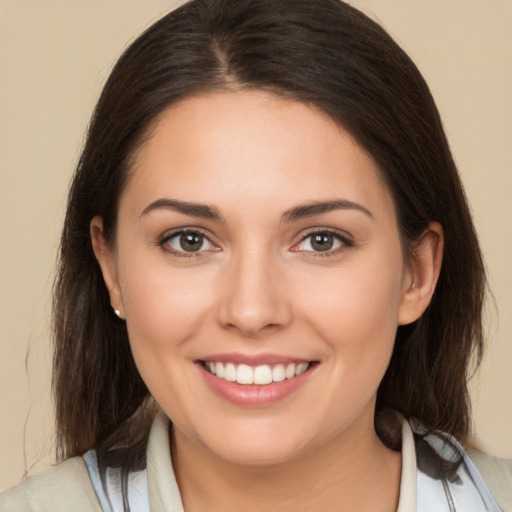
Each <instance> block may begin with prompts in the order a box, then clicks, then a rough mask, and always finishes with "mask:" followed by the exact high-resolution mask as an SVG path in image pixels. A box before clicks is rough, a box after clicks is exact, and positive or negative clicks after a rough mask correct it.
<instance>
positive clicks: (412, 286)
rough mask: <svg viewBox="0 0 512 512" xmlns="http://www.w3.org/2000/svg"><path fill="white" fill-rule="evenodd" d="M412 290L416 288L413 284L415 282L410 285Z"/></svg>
mask: <svg viewBox="0 0 512 512" xmlns="http://www.w3.org/2000/svg"><path fill="white" fill-rule="evenodd" d="M413 288H416V283H415V282H413V283H412V284H411V290H412V289H413Z"/></svg>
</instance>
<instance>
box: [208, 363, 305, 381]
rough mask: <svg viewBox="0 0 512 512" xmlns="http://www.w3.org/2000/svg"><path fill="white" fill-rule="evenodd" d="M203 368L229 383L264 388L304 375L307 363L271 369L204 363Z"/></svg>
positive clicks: (244, 365) (265, 365) (245, 365)
mask: <svg viewBox="0 0 512 512" xmlns="http://www.w3.org/2000/svg"><path fill="white" fill-rule="evenodd" d="M204 366H205V368H206V369H207V370H208V371H209V372H210V373H211V374H213V375H216V376H217V377H219V378H220V379H224V380H227V381H229V382H238V384H256V385H258V386H265V385H266V384H271V383H272V382H282V381H283V380H285V379H292V378H293V377H295V376H297V375H300V374H301V373H304V372H305V371H306V370H307V369H308V368H309V363H300V364H295V363H289V364H287V365H286V366H285V365H284V364H276V365H275V366H274V367H271V366H270V365H268V364H262V365H259V366H256V367H252V366H249V365H247V364H239V365H236V364H234V363H219V362H216V363H213V362H211V361H206V362H205V365H204Z"/></svg>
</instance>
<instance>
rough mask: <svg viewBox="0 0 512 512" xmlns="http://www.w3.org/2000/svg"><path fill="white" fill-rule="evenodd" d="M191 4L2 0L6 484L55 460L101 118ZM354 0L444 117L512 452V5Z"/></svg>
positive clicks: (0, 294) (1, 472) (2, 444)
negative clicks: (67, 241)
mask: <svg viewBox="0 0 512 512" xmlns="http://www.w3.org/2000/svg"><path fill="white" fill-rule="evenodd" d="M276 1H278V0H276ZM312 1H313V0H312ZM177 3H178V2H170V1H154V0H140V1H129V0H103V1H93V0H89V1H87V0H82V1H80V0H60V1H45V0H39V1H35V0H32V1H25V0H11V1H5V0H4V1H3V2H0V490H1V489H4V488H6V487H8V486H10V485H12V484H14V483H17V482H18V481H19V480H20V478H21V477H22V475H23V472H24V470H25V468H27V469H28V470H30V471H32V472H33V471H39V470H41V469H43V468H45V467H47V466H48V465H49V464H51V462H52V461H53V413H52V406H51V395H50V384H49V377H50V369H51V352H50V335H49V320H48V319H49V312H50V292H51V286H52V279H53V269H54V263H55V257H56V251H57V247H58V239H59V231H60V229H61V225H62V220H63V212H64V207H65V202H66V190H67V186H68V183H69V180H70V176H71V173H72V171H73V168H74V166H75V164H76V161H77V157H78V154H79V151H80V148H81V145H82V142H83V135H84V133H85V129H86V127H87V123H88V119H89V116H90V114H91V111H92V108H93V106H94V103H95V101H96V99H97V97H98V94H99V91H100V88H101V86H102V84H103V83H104V81H105V79H106V77H107V75H108V72H109V69H110V68H111V66H112V65H113V63H114V62H115V60H116V58H117V57H118V56H119V55H120V52H121V51H122V50H123V49H124V48H125V47H126V45H127V44H128V43H129V42H130V41H132V40H133V38H134V37H135V36H136V35H137V34H139V33H140V32H141V30H143V29H144V28H146V27H147V26H148V25H150V24H151V22H153V21H155V20H156V19H157V18H158V17H160V16H161V15H162V14H164V13H166V12H168V11H169V10H170V9H171V8H172V7H173V5H176V4H177ZM351 3H353V4H354V5H355V6H356V7H360V8H361V9H362V10H364V11H365V12H367V13H369V14H370V15H371V16H373V17H374V18H377V19H379V20H380V22H381V23H383V24H384V25H385V27H386V28H387V29H388V30H389V31H390V33H391V34H392V35H393V36H394V37H395V38H396V39H397V41H398V42H399V43H400V44H401V45H402V46H403V47H404V48H405V49H406V51H408V52H409V54H410V55H411V56H412V57H413V59H414V60H415V62H416V63H417V64H418V66H419V68H420V70H421V71H422V72H423V74H424V76H425V77H426V79H427V81H428V82H429V84H430V86H431V89H432V92H433V94H434V97H435V99H436V101H437V103H438V106H439V109H440V111H441V114H442V117H443V120H444V123H445V127H446V130H447V133H448V137H449V140H450V143H451V146H452V148H453V152H454V154H455V158H456V161H457V163H458V165H459V168H460V171H461V174H462V178H463V181H464V184H465V186H466V191H467V195H468V197H469V201H470V203H471V205H472V207H473V213H474V220H475V223H476V226H477V229H478V232H479V234H480V239H481V242H482V246H483V248H484V253H485V258H486V261H487V265H488V269H489V278H490V282H491V286H492V289H493V291H494V294H495V299H496V304H497V311H498V312H497V313H496V312H493V310H492V309H490V312H489V314H488V316H487V318H488V322H487V323H488V325H489V329H488V334H489V348H488V350H487V354H486V359H485V362H484V364H483V366H482V368H481V371H480V372H479V373H478V374H477V375H476V376H475V378H474V379H473V381H472V384H471V386H472V395H473V401H474V413H475V433H476V435H477V438H478V440H479V441H480V444H481V446H482V447H483V448H484V449H485V450H487V451H489V452H491V453H494V454H500V455H503V456H509V457H512V436H511V435H510V433H511V432H512V399H511V397H512V371H511V368H512V364H511V363H512V342H511V339H512V314H511V312H512V270H511V261H512V258H511V254H512V236H511V235H512V228H511V226H512V222H511V220H512V199H511V193H512V143H511V140H512V121H511V120H512V100H511V94H510V91H512V31H511V30H510V26H511V24H512V3H511V2H510V1H509V0H502V1H497V0H479V1H464V0H445V1H436V0H403V1H398V0H373V1H353V2H351ZM460 300H464V297H461V298H460Z"/></svg>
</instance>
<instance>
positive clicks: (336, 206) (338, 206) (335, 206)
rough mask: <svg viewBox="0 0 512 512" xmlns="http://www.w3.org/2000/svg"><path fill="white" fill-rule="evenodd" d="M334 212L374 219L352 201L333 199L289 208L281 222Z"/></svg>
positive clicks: (363, 207)
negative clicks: (349, 212) (349, 213)
mask: <svg viewBox="0 0 512 512" xmlns="http://www.w3.org/2000/svg"><path fill="white" fill-rule="evenodd" d="M334 210H357V211H360V212H362V213H364V214H365V215H366V216H368V217H369V218H370V219H372V220H373V219H374V217H373V214H372V212H371V211H370V210H368V208H366V207H365V206H363V205H361V204H359V203H354V202H352V201H347V200H346V199H335V200H333V201H316V202H313V203H308V204H305V205H301V206H296V207H294V208H291V209H289V210H287V211H286V212H284V214H283V216H282V219H281V221H282V222H294V221H297V220H300V219H304V218H306V217H313V216H314V215H320V214H322V213H328V212H332V211H334Z"/></svg>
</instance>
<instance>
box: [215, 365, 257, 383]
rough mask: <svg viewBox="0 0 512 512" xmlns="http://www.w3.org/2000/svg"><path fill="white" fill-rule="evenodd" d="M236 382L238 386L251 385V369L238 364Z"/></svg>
mask: <svg viewBox="0 0 512 512" xmlns="http://www.w3.org/2000/svg"><path fill="white" fill-rule="evenodd" d="M217 364H219V363H217ZM236 381H237V382H238V384H252V383H253V372H252V368H251V367H250V366H248V365H246V364H239V365H238V368H237V369H236Z"/></svg>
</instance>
